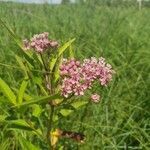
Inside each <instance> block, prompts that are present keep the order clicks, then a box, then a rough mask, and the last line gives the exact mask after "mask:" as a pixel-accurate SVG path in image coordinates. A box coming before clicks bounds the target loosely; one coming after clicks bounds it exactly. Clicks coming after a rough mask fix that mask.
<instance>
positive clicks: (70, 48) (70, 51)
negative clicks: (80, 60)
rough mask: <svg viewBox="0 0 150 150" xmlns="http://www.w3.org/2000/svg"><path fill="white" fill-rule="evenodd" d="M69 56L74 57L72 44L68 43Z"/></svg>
mask: <svg viewBox="0 0 150 150" xmlns="http://www.w3.org/2000/svg"><path fill="white" fill-rule="evenodd" d="M69 58H74V51H73V48H72V45H70V47H69Z"/></svg>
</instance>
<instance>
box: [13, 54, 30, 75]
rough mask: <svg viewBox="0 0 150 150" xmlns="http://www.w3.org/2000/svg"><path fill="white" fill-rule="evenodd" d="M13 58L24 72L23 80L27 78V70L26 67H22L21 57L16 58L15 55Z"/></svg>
mask: <svg viewBox="0 0 150 150" xmlns="http://www.w3.org/2000/svg"><path fill="white" fill-rule="evenodd" d="M15 58H16V60H17V62H18V64H19V66H20V67H21V69H22V70H23V71H24V74H25V78H28V73H27V72H28V70H27V68H26V66H25V65H24V60H23V59H22V58H21V57H19V56H17V55H15Z"/></svg>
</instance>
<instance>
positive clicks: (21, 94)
mask: <svg viewBox="0 0 150 150" xmlns="http://www.w3.org/2000/svg"><path fill="white" fill-rule="evenodd" d="M27 85H28V80H23V81H22V83H21V86H20V89H19V92H18V104H22V102H23V98H24V94H25V90H26V88H27Z"/></svg>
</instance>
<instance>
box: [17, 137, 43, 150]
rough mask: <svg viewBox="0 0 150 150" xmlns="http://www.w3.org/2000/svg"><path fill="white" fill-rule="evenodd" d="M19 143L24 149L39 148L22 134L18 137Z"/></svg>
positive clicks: (35, 149) (34, 149)
mask: <svg viewBox="0 0 150 150" xmlns="http://www.w3.org/2000/svg"><path fill="white" fill-rule="evenodd" d="M19 143H20V145H21V147H22V149H24V150H40V148H39V147H37V146H35V145H33V144H32V143H31V142H30V141H28V140H26V139H25V138H23V137H22V136H20V137H19Z"/></svg>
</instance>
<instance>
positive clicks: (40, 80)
mask: <svg viewBox="0 0 150 150" xmlns="http://www.w3.org/2000/svg"><path fill="white" fill-rule="evenodd" d="M33 81H34V83H35V84H37V86H38V87H39V88H40V90H41V92H42V94H43V95H46V96H47V95H48V92H47V91H46V90H45V88H44V87H43V81H42V78H40V77H34V78H33Z"/></svg>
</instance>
